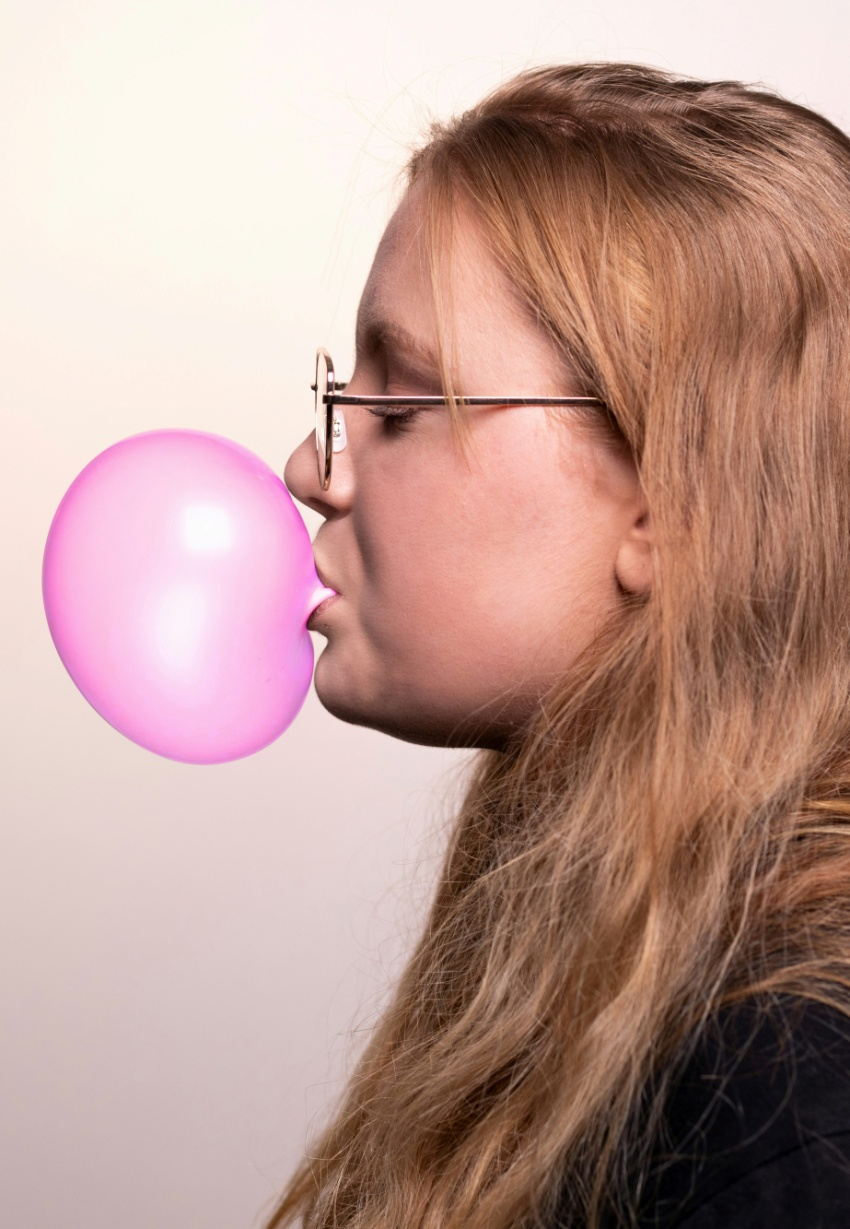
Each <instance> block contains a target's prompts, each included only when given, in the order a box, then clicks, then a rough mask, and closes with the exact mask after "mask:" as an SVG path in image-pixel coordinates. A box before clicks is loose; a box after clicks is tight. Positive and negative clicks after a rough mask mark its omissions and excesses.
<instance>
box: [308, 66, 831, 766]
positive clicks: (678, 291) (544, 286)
mask: <svg viewBox="0 0 850 1229" xmlns="http://www.w3.org/2000/svg"><path fill="white" fill-rule="evenodd" d="M409 173H410V174H409V180H410V186H409V190H408V192H407V194H406V196H405V198H404V200H403V201H402V204H401V206H400V208H399V210H398V212H397V213H396V215H395V217H394V218H393V220H392V222H391V223H390V226H389V227H388V229H387V232H386V234H385V236H384V238H383V240H382V242H381V245H380V248H379V251H378V254H377V257H376V260H375V264H374V267H373V270H372V273H371V275H370V277H369V280H368V283H367V286H366V289H365V292H364V295H363V301H362V303H361V308H360V313H359V319H358V330H357V333H358V336H357V361H356V365H355V369H354V376H353V379H352V381H351V384H350V388H349V391H351V392H361V393H369V392H375V393H382V392H389V393H406V392H410V393H411V394H413V393H417V392H423V393H435V392H439V391H440V390H441V386H442V387H446V386H448V391H450V392H451V391H454V392H458V393H461V394H463V393H466V394H469V395H473V394H487V393H492V394H494V395H511V394H516V395H526V394H528V395H534V394H540V395H547V394H548V395H559V394H560V395H570V394H589V395H592V396H597V397H600V398H601V399H602V400H604V401H605V402H606V403H607V405H608V406H609V409H610V411H611V414H612V416H613V419H614V420H615V421H616V423H617V424H618V428H619V429H618V430H612V429H611V427H610V422H609V421H608V420H607V419H605V418H604V417H603V416H602V415H600V413H599V411H593V412H587V411H581V412H578V411H575V410H568V411H560V412H557V413H555V412H552V411H546V410H541V409H539V408H528V409H515V408H511V409H501V408H493V409H481V408H475V409H467V410H461V411H460V416H461V420H462V421H461V427H462V428H465V430H463V429H461V430H460V431H459V430H458V424H457V422H456V421H455V419H454V417H453V416H451V415H449V414H448V413H446V412H439V411H437V412H435V411H426V412H424V413H421V414H420V415H418V416H417V417H416V418H415V419H402V420H398V419H383V420H380V419H378V418H376V417H375V416H373V415H372V414H371V413H369V412H368V411H366V412H364V411H363V410H362V409H361V408H359V407H357V408H354V409H352V410H349V411H348V413H347V427H348V435H349V444H348V448H347V450H346V452H345V453H342V454H340V455H339V456H338V457H337V460H336V463H335V471H334V482H333V486H332V488H331V490H330V491H329V492H327V494H326V495H323V494H322V493H321V492H320V491H319V490H318V488H317V484H316V482H315V479H314V477H313V466H312V461H311V458H310V449H309V445H305V446H303V447H302V449H301V450H300V451H299V452H298V453H296V454H295V456H294V457H293V459H292V460H291V462H290V465H289V467H288V470H287V479H288V481H289V482H290V485H291V486H292V488H293V490H294V492H295V494H296V495H297V496H298V497H299V498H302V499H305V500H306V501H307V502H309V503H311V504H312V505H313V506H314V507H316V508H318V509H319V510H320V511H322V512H323V513H325V514H326V516H327V524H326V525H325V526H324V527H323V528H322V530H321V531H320V533H319V536H318V539H317V543H316V555H317V560H318V563H319V567H320V570H321V571H322V572H323V575H324V578H325V579H326V581H327V582H328V583H329V584H331V585H333V586H334V587H336V588H338V589H339V591H340V593H341V601H340V602H339V603H335V604H334V605H333V606H331V607H330V608H327V609H326V611H325V612H324V613H323V616H322V617H321V618H320V619H319V621H318V622H317V624H316V626H317V628H318V629H319V630H321V631H324V632H325V633H326V634H327V635H328V638H329V644H328V648H327V649H326V650H325V652H324V654H323V656H322V658H321V660H320V662H319V664H318V667H317V673H316V686H317V690H318V692H319V695H320V697H321V698H322V699H323V701H324V702H325V703H326V704H327V705H328V707H329V708H331V710H332V711H334V712H336V713H337V714H338V715H340V716H342V717H345V718H347V719H349V720H354V721H361V722H364V723H365V724H370V725H376V726H378V727H379V728H383V729H387V730H388V731H389V732H392V733H397V734H400V735H401V736H402V737H409V738H413V739H414V740H421V741H426V742H452V741H454V742H460V743H464V742H478V743H480V744H481V745H485V746H500V745H504V741H505V739H506V737H507V736H509V735H510V734H511V733H512V732H514V731H516V730H517V729H522V728H524V727H525V726H527V724H528V721H529V718H530V716H531V715H532V714H533V713H534V711H535V709H536V708H537V706H538V705H539V704H540V702H541V700H542V699H543V697H544V696H545V694H546V693H547V692H548V691H549V690H550V689H551V687H552V686H553V685H557V683H558V681H559V680H562V679H564V678H565V676H567V675H568V674H569V671H570V668H571V666H572V665H573V664H574V662H575V661H576V659H577V658H578V657H579V656H580V654H581V653H582V651H583V650H584V649H586V648H587V647H588V645H589V644H591V643H592V642H593V640H594V639H595V638H596V636H597V633H598V632H599V631H600V630H601V628H602V627H603V626H605V625H606V624H607V625H610V624H611V622H612V620H613V619H614V618H615V616H617V615H628V617H624V618H621V619H620V623H621V625H622V629H623V634H624V635H629V634H632V630H633V629H631V630H630V627H629V625H630V624H632V625H637V624H638V623H640V622H641V621H643V622H646V621H647V619H648V620H649V621H650V622H654V624H655V631H656V635H663V636H669V635H677V634H678V635H679V636H687V637H689V638H691V639H694V638H696V641H697V642H698V643H697V644H696V645H694V646H693V648H694V651H698V652H703V653H710V652H711V651H712V650H711V646H712V644H713V643H714V641H715V639H716V637H717V636H720V637H721V638H723V636H724V635H726V636H728V635H730V634H732V635H739V636H740V637H741V638H742V640H741V644H740V646H739V649H740V651H741V652H743V653H746V654H749V655H750V657H751V658H757V657H758V656H759V654H760V653H761V651H762V649H763V648H764V646H765V637H766V636H767V637H770V635H775V636H778V637H783V636H786V635H788V636H791V637H792V639H793V636H794V635H795V634H799V632H800V627H801V623H802V622H805V620H806V619H807V618H808V619H810V618H811V617H813V615H812V612H811V611H810V610H809V611H808V612H807V602H808V601H811V600H812V599H813V598H815V597H816V598H817V600H820V598H821V597H824V596H825V593H824V592H823V585H822V578H823V577H824V575H825V573H826V572H827V571H828V570H829V569H830V568H833V567H834V566H835V563H836V561H835V559H834V557H833V558H832V559H828V558H827V556H828V555H829V554H830V553H831V554H832V555H833V556H834V554H835V550H836V548H837V547H838V544H839V541H841V540H843V539H842V535H843V533H844V529H845V525H844V523H839V522H838V521H836V520H835V519H834V518H833V521H832V522H831V529H832V532H831V533H830V532H827V533H826V535H825V536H824V533H823V526H822V524H821V521H822V498H821V495H822V492H823V491H824V489H825V488H828V487H829V486H830V484H831V483H834V482H835V481H837V480H838V478H839V470H840V466H841V463H842V461H841V458H843V456H844V448H845V444H846V441H847V435H848V430H850V427H848V416H847V414H846V413H845V412H844V407H845V406H846V405H847V404H848V398H850V388H848V382H850V374H848V372H850V364H848V358H847V346H846V338H847V336H848V329H850V321H848V319H847V311H846V302H845V301H842V300H841V299H840V298H839V293H840V288H841V287H842V286H843V285H846V284H847V245H848V235H847V227H848V222H847V210H846V199H847V191H848V188H850V180H848V168H847V150H846V142H845V139H844V138H843V137H842V136H841V135H840V134H838V133H837V132H836V130H834V129H833V128H831V127H830V126H829V125H828V124H826V123H825V122H824V121H822V120H820V119H819V118H817V117H814V116H812V114H811V113H810V112H805V111H803V110H801V109H799V108H795V107H793V106H792V105H790V104H788V103H785V102H783V101H781V100H779V99H775V98H773V97H772V96H768V95H756V94H753V93H751V92H747V91H745V90H744V89H742V88H741V87H738V86H735V85H728V84H724V83H718V84H709V85H704V84H701V83H688V82H681V81H673V80H670V79H668V78H666V77H664V76H663V75H662V74H659V73H654V72H652V71H650V70H643V69H635V68H633V67H630V66H609V65H589V66H583V67H581V66H580V67H572V68H571V67H567V68H560V69H558V68H555V69H541V70H537V71H536V72H531V73H528V74H525V75H523V76H521V77H520V78H517V79H516V80H515V81H513V82H509V83H508V84H507V85H505V86H504V87H502V88H501V89H499V90H497V91H496V92H495V93H494V94H493V95H492V96H490V97H489V98H488V99H485V100H484V101H483V102H482V103H481V104H480V105H479V106H478V107H476V108H474V109H473V110H472V111H471V112H469V113H467V114H466V115H465V116H462V117H461V118H460V119H459V120H458V121H455V122H453V123H451V124H449V125H447V126H444V127H440V128H437V129H436V130H435V131H434V133H433V134H432V138H431V140H430V141H429V143H428V144H426V146H425V147H424V148H423V149H422V150H420V151H419V152H418V153H417V154H416V155H415V156H414V158H413V159H412V162H411V165H410V168H409ZM842 313H843V314H842ZM387 326H389V327H387ZM392 326H396V328H395V329H393V328H392ZM405 333H406V334H408V335H410V338H411V339H412V341H413V342H416V343H418V350H417V351H415V352H414V351H412V350H410V349H408V348H407V347H405V345H404V334H405ZM835 511H836V512H837V511H838V509H837V508H836V509H835ZM842 515H843V513H842ZM650 544H651V545H652V547H653V555H654V560H655V565H656V566H655V570H656V571H657V572H658V576H657V578H656V583H655V585H654V588H655V600H654V602H653V603H650V606H651V607H652V609H651V610H650V611H649V612H647V611H646V610H645V609H644V606H643V603H641V602H637V603H635V602H634V601H630V600H629V599H630V598H633V597H634V596H642V595H644V594H646V593H647V592H648V590H649V589H650V587H653V586H652V577H651V570H652V569H651V568H650V561H649V549H650ZM818 578H821V579H820V580H819V579H818ZM839 596H840V589H839V588H838V587H836V588H834V590H833V600H835V598H837V597H839ZM833 613H834V614H838V612H836V611H834V612H833ZM839 623H841V619H840V617H839ZM780 624H781V626H780ZM662 625H663V627H664V632H663V633H662V632H661V631H660V630H659V629H661V628H662ZM841 626H842V629H843V623H842V624H841ZM794 628H796V629H797V631H796V633H795V631H794ZM804 639H805V637H804ZM777 643H778V642H777ZM809 647H810V646H809ZM833 647H834V646H833V645H832V644H831V643H830V645H829V646H828V651H832V648H833ZM789 648H790V645H789ZM769 660H770V653H769V651H768V654H767V658H766V661H769ZM770 668H771V667H770V666H768V669H770Z"/></svg>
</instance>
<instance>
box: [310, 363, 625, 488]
mask: <svg viewBox="0 0 850 1229" xmlns="http://www.w3.org/2000/svg"><path fill="white" fill-rule="evenodd" d="M310 387H311V388H312V389H314V391H315V393H316V463H317V466H318V471H319V484H320V485H321V488H322V490H323V491H326V490H327V489H328V487H329V486H330V484H331V464H332V460H333V454H334V453H335V452H341V451H342V449H343V448H344V447H345V442H346V439H345V420H344V419H343V416H342V413H341V412H340V411H339V410H338V408H337V407H338V406H342V405H363V406H370V405H376V406H377V405H380V406H395V407H398V408H399V409H407V408H415V407H416V406H446V405H448V402H447V400H446V398H445V397H386V396H374V395H371V394H370V395H362V396H361V395H354V394H352V393H344V392H343V391H342V390H343V389H344V388H345V387H346V385H345V384H338V383H337V382H336V380H335V378H334V365H333V360H332V358H331V356H330V355H329V354H328V352H327V350H323V349H322V348H321V347H320V348H319V349H318V350H317V351H316V381H315V383H314V384H311V386H310ZM458 400H459V401H460V402H461V404H462V405H540V406H548V405H583V406H598V407H599V408H600V409H603V410H604V409H606V408H607V407H606V405H605V402H604V401H600V400H599V398H598V397H484V396H476V397H459V398H458Z"/></svg>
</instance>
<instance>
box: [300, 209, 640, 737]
mask: <svg viewBox="0 0 850 1229" xmlns="http://www.w3.org/2000/svg"><path fill="white" fill-rule="evenodd" d="M424 231H425V219H424V206H423V202H422V192H421V189H420V188H419V187H418V186H417V185H414V187H413V188H412V189H411V191H410V192H409V193H408V195H407V197H406V198H405V199H404V201H403V202H402V204H401V206H400V207H399V209H398V210H397V212H396V213H395V215H394V217H393V218H392V220H391V222H390V224H389V226H388V227H387V230H386V232H385V234H384V236H383V238H382V240H381V243H380V246H379V248H378V252H377V255H376V257H375V261H374V264H373V266H372V269H371V272H370V274H369V278H368V280H367V283H366V286H365V289H364V291H363V296H362V299H361V302H360V308H359V312H358V317H357V330H356V362H355V367H354V373H353V376H352V378H351V379H350V381H349V386H348V389H347V391H348V392H350V393H359V394H370V393H374V394H390V395H402V394H410V395H417V394H418V395H423V394H436V395H439V394H440V393H441V385H440V374H439V366H438V327H437V319H436V311H435V307H434V301H433V292H432V285H431V277H430V272H429V267H428V262H427V254H426V248H425V243H424ZM454 231H455V233H454V241H453V244H452V251H451V253H450V254H448V253H447V254H446V255H445V261H446V270H445V271H446V273H447V274H448V273H450V277H451V287H452V291H451V293H452V310H451V313H449V315H448V316H447V319H446V323H445V328H446V335H445V337H444V342H445V345H446V352H447V354H449V355H452V354H453V376H454V378H455V380H456V391H457V392H458V393H465V394H467V395H469V396H473V395H488V394H492V395H494V396H498V395H501V396H534V395H539V396H570V395H577V394H579V393H580V392H581V390H580V389H578V388H577V386H576V384H575V381H574V380H571V378H570V373H569V372H568V371H565V368H564V362H563V358H562V356H561V355H559V353H558V352H557V350H556V348H555V346H554V343H553V342H552V341H551V339H550V338H549V337H548V336H546V335H545V333H544V332H543V330H542V329H541V328H540V327H539V326H537V324H536V323H535V321H534V320H533V318H532V317H531V316H530V314H529V313H528V312H527V311H526V310H525V309H524V308H523V306H522V305H521V304H520V302H519V301H518V298H517V295H516V293H515V291H514V290H513V288H512V286H511V285H510V283H509V282H508V280H507V278H506V276H505V274H504V273H503V272H502V270H501V268H500V266H499V264H498V263H497V261H496V259H495V258H494V256H493V255H492V253H491V250H490V246H489V245H488V243H487V241H486V239H485V238H484V236H483V235H482V234H481V233H480V231H479V229H478V227H477V226H476V224H475V221H474V218H473V217H472V216H471V214H470V213H469V212H467V211H461V212H459V213H458V215H457V217H456V221H455V228H454ZM449 263H450V265H451V268H450V269H449V268H448V265H449ZM344 413H345V425H346V436H347V444H346V447H345V449H344V451H342V452H339V453H337V454H336V455H335V456H334V463H333V477H332V481H331V486H330V488H329V490H327V491H325V492H323V491H322V490H321V489H320V486H319V481H318V476H317V472H316V459H315V447H314V443H313V439H312V436H311V437H308V439H306V440H305V441H304V443H303V444H301V445H300V447H299V448H298V449H297V450H296V451H295V452H294V453H293V455H292V456H291V458H290V460H289V463H288V465H287V467H286V473H285V479H286V483H287V485H288V487H289V489H290V490H291V492H292V494H293V495H294V496H295V498H296V499H298V500H300V501H301V502H302V503H305V504H307V505H309V506H310V507H311V508H314V509H315V510H316V511H318V512H319V513H321V515H322V516H323V517H324V518H325V521H324V524H323V525H322V527H321V528H320V530H319V532H318V534H317V537H316V541H315V544H314V549H315V557H316V563H317V567H318V570H319V574H320V576H321V578H322V580H323V581H324V582H325V583H326V584H327V585H329V586H331V587H332V588H334V589H335V590H336V591H337V593H338V594H339V596H338V597H337V598H335V599H333V600H332V601H331V602H329V603H326V604H325V605H323V607H322V608H321V610H320V611H319V612H318V613H317V614H316V615H315V616H314V618H313V620H312V621H311V623H310V625H309V626H310V627H311V628H312V629H313V630H316V631H319V632H322V633H323V634H324V635H325V636H326V637H327V641H328V643H327V646H326V648H325V649H324V651H323V652H322V654H321V656H320V658H319V661H318V663H317V667H316V674H315V686H316V691H317V693H318V696H319V698H320V700H321V702H322V703H323V704H324V706H325V707H326V708H327V709H328V710H329V711H330V712H332V713H333V714H335V715H336V716H338V717H340V718H342V719H343V720H345V721H351V722H355V723H357V724H361V725H367V726H371V727H374V728H375V729H379V730H383V731H385V732H386V733H389V734H393V735H395V736H397V737H399V738H404V739H408V740H410V741H413V742H421V743H428V744H435V745H454V746H472V745H475V746H482V747H494V748H499V747H503V746H504V745H505V744H506V742H507V741H508V740H509V739H510V738H511V737H513V736H515V735H516V733H517V732H518V731H520V730H521V729H522V728H523V726H524V725H525V724H526V723H527V722H528V720H529V717H530V716H531V715H532V714H533V713H534V711H535V708H536V706H537V705H538V703H539V701H540V699H541V697H542V696H543V695H544V694H545V693H546V692H547V691H548V690H549V688H550V687H551V686H552V685H553V684H554V683H555V682H556V681H557V679H558V678H559V677H560V676H562V675H563V674H564V672H565V671H566V670H567V669H568V668H569V666H570V664H571V663H572V662H573V661H574V660H575V658H576V657H577V655H578V654H579V653H581V652H582V650H583V649H584V648H585V647H586V646H587V645H588V644H589V643H590V642H591V641H592V640H593V638H594V636H595V635H596V634H597V632H598V631H599V629H600V627H601V626H602V625H603V624H604V623H605V621H606V619H607V618H608V617H609V616H610V615H611V614H612V612H613V611H614V610H615V609H616V608H617V607H618V605H619V604H620V603H621V602H622V600H623V594H624V591H626V592H629V591H631V592H635V591H641V590H643V589H645V588H646V586H647V585H648V583H649V546H648V528H647V524H646V517H645V516H644V508H643V505H642V499H641V493H640V487H639V482H638V477H637V472H636V469H635V466H634V463H633V461H632V459H631V457H630V456H629V455H628V453H627V452H626V450H625V449H624V447H623V445H622V444H621V443H619V442H618V441H616V440H614V439H613V438H612V437H611V436H610V435H609V434H607V433H606V432H604V431H602V430H594V429H589V428H588V424H587V421H586V418H585V417H582V418H579V416H578V414H577V413H576V412H574V411H572V410H569V409H564V410H558V411H552V410H547V409H544V408H542V407H539V406H524V407H468V408H466V409H465V410H463V411H462V413H463V414H464V415H465V418H466V423H467V426H468V431H467V433H466V438H465V439H463V441H461V440H460V439H459V437H458V433H457V431H456V430H455V429H454V428H453V424H452V420H451V417H450V412H449V410H448V409H443V408H437V409H434V408H429V409H424V410H420V411H418V412H417V411H409V410H408V411H405V412H403V413H399V411H398V410H395V411H394V412H387V411H380V410H379V409H378V408H377V407H376V408H375V409H370V408H366V407H363V406H352V407H347V408H346V409H345V411H344ZM581 413H582V414H583V415H586V414H587V411H582V412H581Z"/></svg>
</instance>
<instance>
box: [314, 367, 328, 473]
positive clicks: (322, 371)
mask: <svg viewBox="0 0 850 1229" xmlns="http://www.w3.org/2000/svg"><path fill="white" fill-rule="evenodd" d="M327 391H328V362H327V359H326V358H325V355H324V354H323V352H322V351H321V350H320V351H319V353H318V354H317V355H316V462H317V464H318V468H319V482H320V483H321V484H322V486H324V484H325V477H326V472H327V464H328V407H327V406H326V405H325V403H324V402H323V401H322V397H323V396H325V394H326V393H327Z"/></svg>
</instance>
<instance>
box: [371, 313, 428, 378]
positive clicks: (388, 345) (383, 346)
mask: <svg viewBox="0 0 850 1229" xmlns="http://www.w3.org/2000/svg"><path fill="white" fill-rule="evenodd" d="M357 341H358V343H359V345H360V346H362V348H363V349H364V350H366V351H367V352H371V351H374V350H385V351H386V350H389V351H391V352H392V353H394V354H398V355H401V356H403V357H405V358H407V359H410V360H412V363H413V364H414V365H416V366H417V367H418V368H419V369H420V370H422V371H423V374H425V373H427V374H429V375H430V374H432V373H433V372H436V371H439V370H440V358H439V355H438V354H437V352H436V351H435V350H433V349H432V348H431V347H430V346H429V345H427V344H426V343H425V342H423V341H421V340H420V339H419V338H418V337H416V336H415V335H414V334H413V333H411V332H410V331H409V330H408V329H406V328H405V327H404V325H403V324H399V323H398V321H396V320H390V319H389V318H388V317H386V316H379V315H373V314H372V313H371V312H370V313H366V314H365V315H364V316H363V317H362V318H361V319H360V320H358V322H357Z"/></svg>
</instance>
